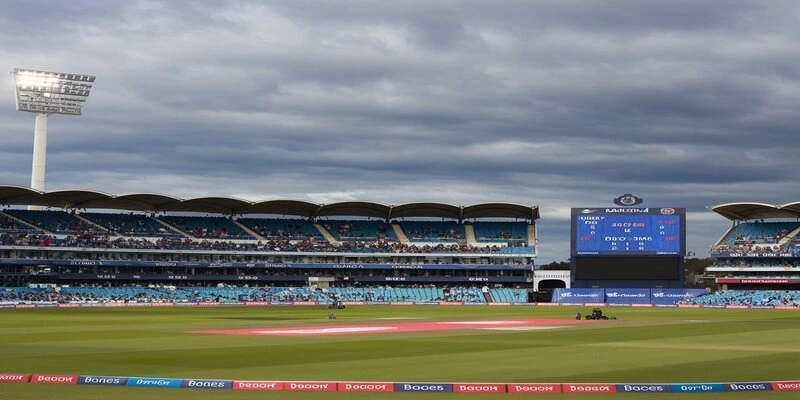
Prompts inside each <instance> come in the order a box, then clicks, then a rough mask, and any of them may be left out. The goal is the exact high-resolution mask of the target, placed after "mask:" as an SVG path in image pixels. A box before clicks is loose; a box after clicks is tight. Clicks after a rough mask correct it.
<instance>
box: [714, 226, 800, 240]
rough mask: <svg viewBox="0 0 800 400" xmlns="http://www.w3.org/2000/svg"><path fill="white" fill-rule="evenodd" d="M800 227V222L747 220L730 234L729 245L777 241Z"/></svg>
mask: <svg viewBox="0 0 800 400" xmlns="http://www.w3.org/2000/svg"><path fill="white" fill-rule="evenodd" d="M798 227H800V222H747V223H743V224H740V225H739V226H738V227H736V229H735V230H734V231H733V232H732V233H731V234H730V236H728V239H727V243H728V245H731V246H733V245H744V244H756V243H777V242H778V241H779V240H780V239H781V238H782V237H784V236H786V235H787V234H788V233H789V232H791V231H793V230H795V229H797V228H798Z"/></svg>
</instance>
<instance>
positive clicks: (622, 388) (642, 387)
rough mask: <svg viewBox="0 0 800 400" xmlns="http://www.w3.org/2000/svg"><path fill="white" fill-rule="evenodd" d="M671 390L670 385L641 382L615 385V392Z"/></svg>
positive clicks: (661, 391)
mask: <svg viewBox="0 0 800 400" xmlns="http://www.w3.org/2000/svg"><path fill="white" fill-rule="evenodd" d="M671 391H672V387H671V386H670V385H648V384H641V383H636V384H634V383H629V384H627V385H617V392H622V393H666V392H671Z"/></svg>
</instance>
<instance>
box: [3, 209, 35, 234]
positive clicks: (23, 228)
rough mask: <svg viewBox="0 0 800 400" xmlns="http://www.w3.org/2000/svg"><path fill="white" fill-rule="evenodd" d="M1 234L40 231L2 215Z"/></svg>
mask: <svg viewBox="0 0 800 400" xmlns="http://www.w3.org/2000/svg"><path fill="white" fill-rule="evenodd" d="M0 232H3V233H36V232H41V231H40V230H38V229H36V228H33V227H31V226H29V225H25V224H23V223H20V222H17V221H14V220H12V219H11V218H9V217H8V216H6V215H5V214H0Z"/></svg>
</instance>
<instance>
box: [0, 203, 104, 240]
mask: <svg viewBox="0 0 800 400" xmlns="http://www.w3.org/2000/svg"><path fill="white" fill-rule="evenodd" d="M5 212H6V213H8V214H10V215H13V216H14V217H16V218H19V219H21V220H23V221H25V222H28V223H30V224H32V225H35V226H38V227H39V228H42V229H44V230H46V231H49V232H52V233H54V234H59V235H78V234H82V233H86V232H91V233H94V234H105V233H106V232H104V231H102V230H100V229H97V228H95V227H93V226H91V225H90V224H87V223H85V222H83V221H81V220H80V219H78V218H76V217H75V216H74V215H72V214H70V213H68V212H66V211H53V210H18V209H11V210H6V211H5Z"/></svg>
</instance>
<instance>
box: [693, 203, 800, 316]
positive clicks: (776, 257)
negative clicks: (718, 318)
mask: <svg viewBox="0 0 800 400" xmlns="http://www.w3.org/2000/svg"><path fill="white" fill-rule="evenodd" d="M709 209H710V210H711V211H714V212H716V213H717V214H719V215H721V216H723V217H725V218H728V219H729V220H731V222H732V224H731V227H730V228H729V229H728V231H727V232H725V234H724V235H723V236H722V237H721V238H720V239H719V241H717V243H715V244H714V246H713V247H712V248H711V256H712V258H713V259H714V263H713V265H711V266H710V267H708V268H707V269H706V272H707V274H710V275H711V276H713V277H714V278H715V281H716V283H717V284H718V286H719V288H720V289H723V290H726V289H736V290H798V289H800V247H798V244H800V237H798V234H799V233H800V203H790V204H786V205H783V206H774V205H769V204H762V203H731V204H722V205H718V206H714V207H709ZM723 293H725V294H720V295H719V296H722V297H718V298H716V300H717V301H721V302H724V301H729V300H730V301H743V300H737V299H739V298H747V299H750V300H748V301H754V302H758V301H760V300H761V298H760V297H759V296H761V294H759V295H758V296H756V297H753V296H751V295H743V294H741V293H739V292H723ZM763 295H764V296H768V297H769V296H771V295H769V294H768V293H767V292H765V293H764V294H763ZM725 296H732V297H725ZM711 299H712V298H711V297H708V298H707V299H706V300H709V301H710V300H711ZM754 304H755V303H754Z"/></svg>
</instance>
